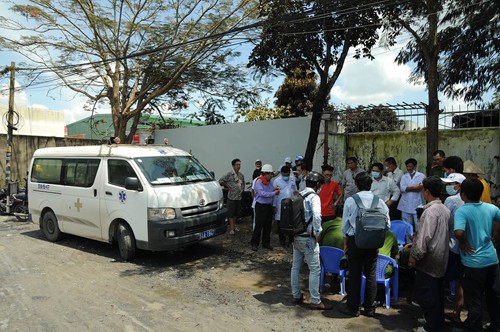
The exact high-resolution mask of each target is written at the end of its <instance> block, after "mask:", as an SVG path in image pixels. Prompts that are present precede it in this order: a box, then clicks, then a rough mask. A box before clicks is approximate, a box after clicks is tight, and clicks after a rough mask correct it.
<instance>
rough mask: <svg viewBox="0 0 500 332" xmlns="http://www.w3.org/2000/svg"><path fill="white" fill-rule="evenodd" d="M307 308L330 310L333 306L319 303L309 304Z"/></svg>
mask: <svg viewBox="0 0 500 332" xmlns="http://www.w3.org/2000/svg"><path fill="white" fill-rule="evenodd" d="M309 308H311V310H332V309H333V306H332V305H331V304H326V303H325V302H320V303H318V304H316V303H311V304H310V305H309Z"/></svg>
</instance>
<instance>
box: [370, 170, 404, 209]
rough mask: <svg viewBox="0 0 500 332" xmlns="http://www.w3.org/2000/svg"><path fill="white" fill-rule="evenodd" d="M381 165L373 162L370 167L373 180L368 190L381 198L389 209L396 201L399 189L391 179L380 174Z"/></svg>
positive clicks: (399, 193)
mask: <svg viewBox="0 0 500 332" xmlns="http://www.w3.org/2000/svg"><path fill="white" fill-rule="evenodd" d="M383 167H384V166H382V164H381V163H373V165H372V167H371V170H372V171H371V175H372V179H373V182H372V186H371V189H370V191H371V192H372V193H373V194H374V195H377V196H378V197H379V198H380V199H381V200H383V201H384V202H385V204H386V205H387V207H388V208H389V209H390V208H391V206H392V205H393V204H395V203H396V202H397V201H398V199H399V196H400V195H401V190H400V189H399V187H398V186H397V185H396V182H394V180H393V179H390V178H388V177H387V176H383V175H382V170H383Z"/></svg>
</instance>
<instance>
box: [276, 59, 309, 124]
mask: <svg viewBox="0 0 500 332" xmlns="http://www.w3.org/2000/svg"><path fill="white" fill-rule="evenodd" d="M316 80H317V77H316V75H315V74H314V72H311V71H310V70H308V69H302V68H300V67H299V68H294V69H292V70H291V71H290V72H289V73H288V74H287V76H286V77H285V80H284V81H283V84H281V86H280V87H279V88H278V91H276V94H275V95H274V96H275V97H276V102H275V104H276V106H289V107H290V114H289V116H290V117H294V116H305V115H306V114H307V113H309V112H311V111H312V106H313V101H314V98H315V95H316V93H317V89H318V84H317V82H316Z"/></svg>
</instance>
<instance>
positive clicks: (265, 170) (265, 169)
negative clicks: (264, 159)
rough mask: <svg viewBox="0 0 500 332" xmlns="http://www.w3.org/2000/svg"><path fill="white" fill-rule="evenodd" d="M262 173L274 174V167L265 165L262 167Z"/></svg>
mask: <svg viewBox="0 0 500 332" xmlns="http://www.w3.org/2000/svg"><path fill="white" fill-rule="evenodd" d="M261 172H262V173H272V172H273V165H270V164H265V165H264V166H262V169H261Z"/></svg>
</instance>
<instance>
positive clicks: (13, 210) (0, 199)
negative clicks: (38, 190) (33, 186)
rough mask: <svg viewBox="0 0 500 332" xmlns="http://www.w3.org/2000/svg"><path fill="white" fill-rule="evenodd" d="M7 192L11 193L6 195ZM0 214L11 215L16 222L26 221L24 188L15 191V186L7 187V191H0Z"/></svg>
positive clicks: (26, 206)
mask: <svg viewBox="0 0 500 332" xmlns="http://www.w3.org/2000/svg"><path fill="white" fill-rule="evenodd" d="M8 191H11V193H10V195H8ZM0 213H1V214H12V215H14V216H15V217H16V218H17V220H20V221H28V219H29V212H28V192H27V191H26V188H21V189H20V190H17V185H12V186H9V188H8V190H5V189H3V188H2V189H0Z"/></svg>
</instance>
